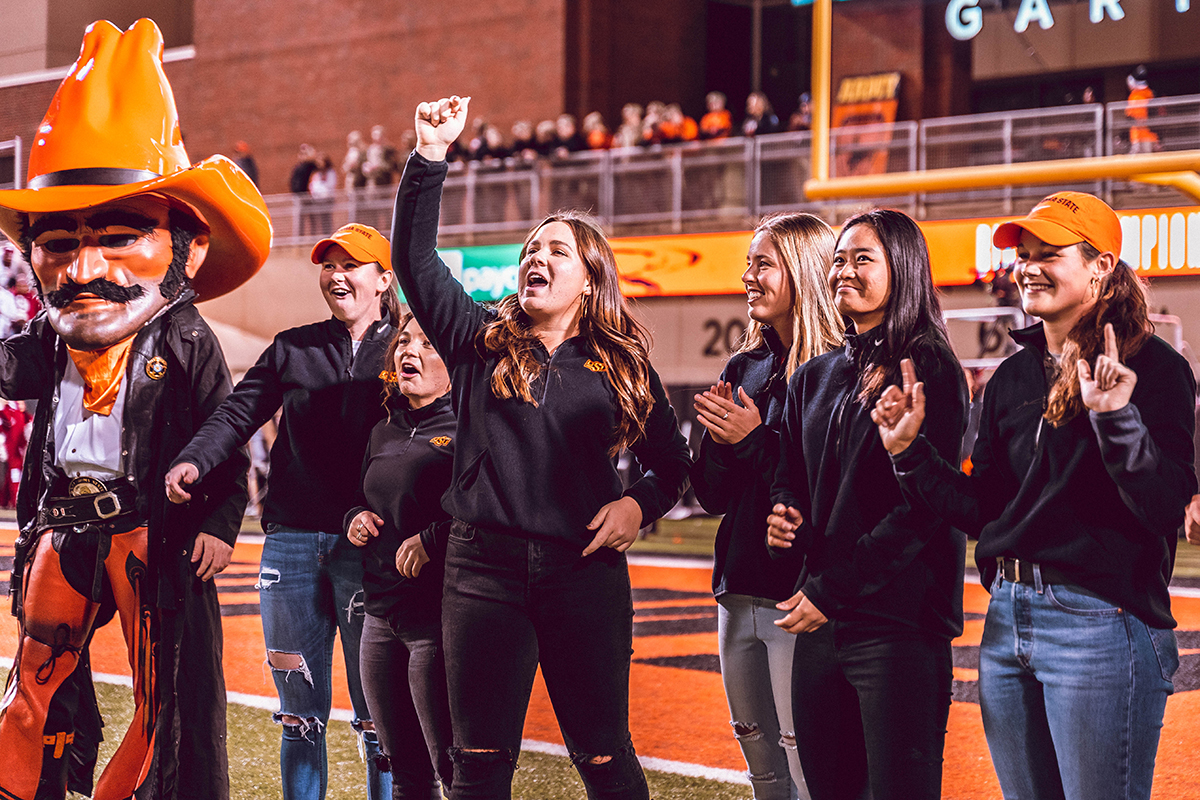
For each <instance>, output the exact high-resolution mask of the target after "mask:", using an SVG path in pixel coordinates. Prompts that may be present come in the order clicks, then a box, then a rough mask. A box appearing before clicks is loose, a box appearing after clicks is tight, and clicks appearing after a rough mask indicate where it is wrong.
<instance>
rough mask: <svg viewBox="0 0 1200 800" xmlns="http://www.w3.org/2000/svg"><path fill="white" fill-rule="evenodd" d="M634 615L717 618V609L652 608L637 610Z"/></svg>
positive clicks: (686, 607) (698, 607) (713, 607)
mask: <svg viewBox="0 0 1200 800" xmlns="http://www.w3.org/2000/svg"><path fill="white" fill-rule="evenodd" d="M633 613H634V614H636V615H638V616H640V617H669V616H671V615H673V614H708V615H711V616H713V617H715V616H717V607H716V606H714V605H707V606H651V607H650V608H646V607H642V608H635V609H634V610H633Z"/></svg>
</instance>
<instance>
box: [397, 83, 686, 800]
mask: <svg viewBox="0 0 1200 800" xmlns="http://www.w3.org/2000/svg"><path fill="white" fill-rule="evenodd" d="M467 104H468V98H458V97H451V98H445V99H442V100H440V101H438V102H434V103H422V104H421V105H420V106H419V107H418V108H417V114H416V130H417V140H418V144H417V150H416V152H415V153H413V154H412V155H411V156H410V157H409V160H408V164H407V165H406V167H405V170H404V177H403V178H402V180H401V184H400V191H399V196H398V199H397V201H396V218H395V224H394V227H393V238H394V239H395V242H396V247H395V249H394V250H393V254H394V256H395V268H396V277H397V279H398V280H399V282H400V284H401V286H402V287H403V289H404V294H405V296H406V297H407V298H408V302H409V304H410V307H411V308H412V311H413V314H414V315H415V316H416V318H417V320H418V322H420V325H421V328H422V329H423V330H424V332H425V333H426V334H427V335H428V336H429V338H430V340H431V341H432V342H433V343H434V345H435V347H436V348H437V351H438V352H439V353H440V354H441V356H442V358H444V359H445V361H446V365H447V366H448V367H449V369H450V377H451V381H452V384H453V386H454V389H453V392H452V397H453V398H454V404H455V409H456V410H457V411H458V421H459V428H458V440H457V442H456V446H455V453H454V480H453V482H452V483H451V485H450V488H449V490H448V491H447V492H446V494H445V495H444V496H443V498H442V504H443V506H444V507H445V509H446V511H448V512H450V514H451V515H452V516H453V517H454V521H453V522H452V523H451V527H450V534H449V542H448V544H447V546H446V582H445V596H444V599H443V609H442V621H443V635H444V638H445V647H446V675H447V682H448V684H449V692H450V713H451V719H452V722H453V729H454V747H453V748H452V749H451V753H452V755H453V757H454V781H453V784H454V785H453V791H452V794H451V797H452V798H453V800H467V798H507V797H509V796H510V787H511V782H512V774H513V769H514V768H515V766H516V760H517V754H518V753H519V751H520V747H521V729H522V722H523V720H524V717H525V711H526V707H527V706H528V703H529V694H530V690H531V689H532V686H533V680H534V675H535V673H536V671H537V667H538V665H539V663H540V665H541V668H542V674H543V675H544V677H545V680H546V687H547V689H548V690H549V692H550V698H551V700H552V701H553V703H554V708H555V711H556V713H557V714H558V720H559V724H560V726H561V728H562V731H563V736H564V738H565V740H566V744H567V748H568V749H569V750H570V751H571V755H572V760H573V761H574V763H575V765H576V767H577V769H578V770H579V774H580V776H581V777H582V778H583V781H584V783H585V784H586V785H587V788H588V796H589V797H596V798H609V799H615V798H628V799H629V800H639V799H641V800H644V799H645V798H647V797H648V790H647V788H646V779H645V776H644V775H643V774H642V769H641V766H640V764H639V763H638V761H637V758H636V756H635V754H634V750H633V743H632V741H631V740H630V735H629V713H628V710H629V659H630V653H631V651H632V644H633V619H632V617H633V613H632V597H631V593H630V586H629V572H628V567H627V565H626V562H625V556H624V551H625V550H626V549H627V548H628V547H629V545H630V544H631V543H632V542H633V540H634V538H635V537H636V536H637V532H638V529H639V528H640V527H642V526H643V525H647V524H649V523H650V522H652V521H653V520H655V519H657V518H658V517H659V516H661V515H662V514H663V513H664V512H666V511H667V510H668V509H669V508H670V507H671V506H672V505H674V504H675V502H676V501H677V500H678V499H679V495H680V494H681V493H682V491H683V487H684V486H685V485H686V481H687V470H688V467H689V464H690V458H689V455H688V449H687V444H686V442H684V440H683V437H682V436H681V435H680V434H679V430H678V428H677V426H676V422H675V414H674V412H673V411H672V410H671V407H670V405H669V404H668V402H667V398H666V394H665V392H664V391H663V387H662V383H661V382H660V381H659V379H658V376H657V375H656V374H655V372H654V370H653V369H652V368H651V366H650V361H649V357H648V353H647V350H648V348H647V340H648V337H647V336H646V334H645V331H644V330H643V329H642V327H641V326H640V325H639V324H638V323H637V322H635V321H634V320H633V318H632V317H631V316H630V314H629V312H628V309H627V308H626V305H625V300H624V298H623V297H622V296H621V293H620V286H619V280H618V278H617V272H616V260H615V258H614V257H613V253H612V248H611V247H609V244H608V242H607V240H606V239H605V238H604V234H603V232H602V231H600V229H599V228H598V227H597V226H596V224H595V223H594V222H593V221H592V220H590V219H589V218H587V217H586V216H585V215H582V214H577V213H573V212H560V213H557V214H553V215H551V216H550V217H548V218H547V219H546V220H545V221H544V222H542V223H541V224H539V225H538V226H537V227H535V228H534V229H533V230H532V231H531V232H530V234H529V236H528V238H527V239H526V241H525V246H524V248H523V249H522V252H521V260H520V266H519V269H518V276H517V291H516V293H515V294H513V295H509V296H508V297H506V298H504V299H503V300H501V301H500V303H499V304H498V306H497V307H496V308H494V309H493V308H488V307H484V306H482V305H479V304H477V303H475V302H474V301H473V300H472V299H471V298H470V296H468V295H467V294H466V293H465V292H464V290H463V288H462V286H461V285H459V283H458V282H457V281H455V280H454V278H453V277H452V276H451V275H450V272H449V270H448V269H447V268H446V266H445V265H444V264H443V263H442V262H441V261H440V259H438V257H437V253H436V251H435V244H436V240H437V227H438V214H439V206H440V202H441V192H442V184H443V182H444V181H445V177H446V173H447V166H446V162H445V154H446V149H447V146H448V145H449V144H450V142H453V141H454V140H455V139H456V138H457V137H458V135H459V134H460V133H461V132H462V129H463V125H464V124H465V123H466V119H467ZM627 448H628V449H629V450H630V451H631V452H632V454H633V455H634V456H635V457H636V458H637V460H638V461H639V462H640V464H641V466H642V467H643V469H644V473H645V474H644V477H642V478H641V479H639V480H638V481H636V482H635V483H634V484H633V485H632V486H630V487H628V488H624V487H623V486H622V484H621V479H620V475H619V474H618V473H617V470H616V466H615V461H616V459H615V458H614V457H615V456H616V455H617V453H619V452H620V451H622V450H624V449H627Z"/></svg>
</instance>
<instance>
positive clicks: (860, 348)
mask: <svg viewBox="0 0 1200 800" xmlns="http://www.w3.org/2000/svg"><path fill="white" fill-rule="evenodd" d="M882 346H883V331H881V330H880V329H879V328H872V329H871V330H869V331H867V332H866V333H857V332H855V331H854V329H853V328H847V329H846V356H847V357H848V358H849V359H850V362H851V363H852V364H854V366H856V367H860V366H862V365H863V364H867V363H869V362H870V361H871V356H872V355H874V354H875V352H876V351H877V350H879V348H880V347H882Z"/></svg>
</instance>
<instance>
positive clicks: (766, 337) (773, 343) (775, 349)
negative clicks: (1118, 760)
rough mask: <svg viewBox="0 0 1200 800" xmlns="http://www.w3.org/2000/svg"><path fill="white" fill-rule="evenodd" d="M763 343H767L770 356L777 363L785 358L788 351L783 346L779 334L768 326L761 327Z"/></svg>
mask: <svg viewBox="0 0 1200 800" xmlns="http://www.w3.org/2000/svg"><path fill="white" fill-rule="evenodd" d="M762 337H763V341H764V342H766V343H767V347H768V348H769V349H770V351H771V355H772V356H774V357H775V360H776V361H778V360H780V359H782V358H786V357H787V351H788V349H787V348H786V347H784V346H783V340H782V339H780V338H779V334H778V333H776V332H775V329H774V328H772V327H771V326H770V325H763V326H762Z"/></svg>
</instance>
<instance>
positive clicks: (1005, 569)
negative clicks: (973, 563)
mask: <svg viewBox="0 0 1200 800" xmlns="http://www.w3.org/2000/svg"><path fill="white" fill-rule="evenodd" d="M1035 566H1036V567H1037V568H1038V571H1039V572H1041V574H1042V583H1074V581H1072V580H1069V579H1068V578H1067V576H1066V575H1064V574H1063V573H1062V572H1060V571H1059V570H1057V569H1055V568H1054V567H1052V566H1050V565H1048V564H1034V562H1032V561H1022V560H1021V559H1019V558H997V559H996V567H997V568H998V569H999V570H1000V575H1001V576H1003V578H1004V580H1006V581H1008V582H1010V583H1024V584H1027V585H1029V586H1033V585H1034V584H1033V568H1034V567H1035Z"/></svg>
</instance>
